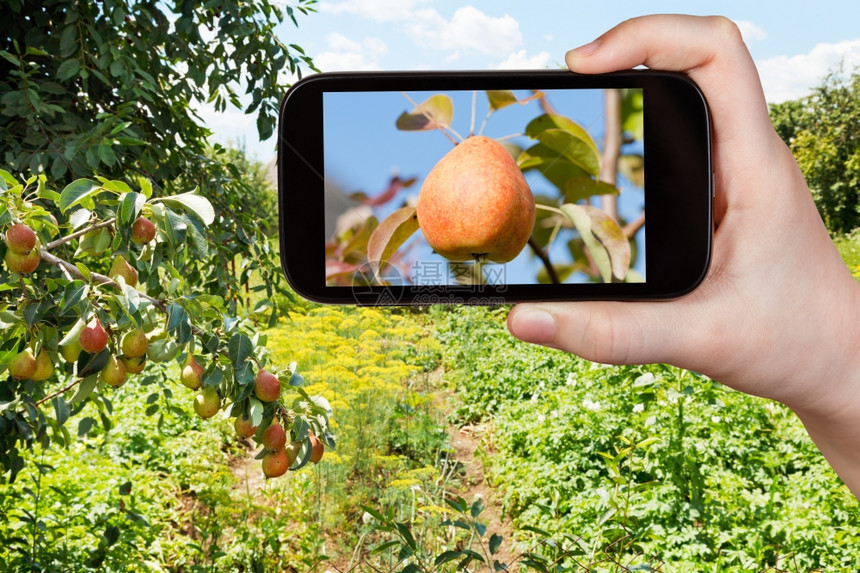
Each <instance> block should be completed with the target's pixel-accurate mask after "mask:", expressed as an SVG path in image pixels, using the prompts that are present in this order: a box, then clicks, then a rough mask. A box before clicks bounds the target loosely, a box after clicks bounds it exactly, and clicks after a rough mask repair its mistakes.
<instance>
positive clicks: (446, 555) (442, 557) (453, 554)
mask: <svg viewBox="0 0 860 573" xmlns="http://www.w3.org/2000/svg"><path fill="white" fill-rule="evenodd" d="M462 556H463V553H462V552H460V551H453V550H448V551H443V552H442V553H440V554H439V555H438V556H437V557H436V559H435V560H434V561H433V564H434V565H436V566H437V567H438V566H439V565H444V564H445V563H448V562H449V561H453V560H455V559H459V558H460V557H462Z"/></svg>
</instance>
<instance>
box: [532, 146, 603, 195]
mask: <svg viewBox="0 0 860 573" xmlns="http://www.w3.org/2000/svg"><path fill="white" fill-rule="evenodd" d="M517 166H519V168H520V169H521V170H523V171H528V170H530V169H535V170H537V171H538V172H540V173H541V174H542V175H543V176H544V177H546V178H547V179H548V180H549V182H550V183H552V184H553V185H555V186H556V187H558V189H559V190H560V191H561V192H562V193H564V189H565V185H566V184H567V182H568V181H569V180H570V179H571V178H573V177H589V174H588V173H587V172H586V171H585V169H583V168H582V167H580V166H578V165H574V164H573V163H571V162H570V161H568V160H567V159H565V158H564V157H559V154H558V152H556V151H554V150H552V149H550V148H549V147H547V146H546V145H544V144H542V143H537V144H535V145H533V146H532V147H529V148H528V149H526V150H524V151H523V152H521V153H520V154H519V156H517Z"/></svg>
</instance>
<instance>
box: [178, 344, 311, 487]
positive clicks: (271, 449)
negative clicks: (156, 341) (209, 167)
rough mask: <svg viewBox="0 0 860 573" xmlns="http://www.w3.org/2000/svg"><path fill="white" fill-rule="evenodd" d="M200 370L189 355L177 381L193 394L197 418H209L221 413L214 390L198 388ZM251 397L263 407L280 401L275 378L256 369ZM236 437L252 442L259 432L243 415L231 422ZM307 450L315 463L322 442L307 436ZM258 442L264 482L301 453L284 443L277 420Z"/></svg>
mask: <svg viewBox="0 0 860 573" xmlns="http://www.w3.org/2000/svg"><path fill="white" fill-rule="evenodd" d="M203 372H204V368H203V367H202V366H201V365H200V363H199V362H197V359H196V358H195V357H194V354H192V353H189V354H188V357H187V358H186V359H185V362H184V363H183V365H182V371H181V373H180V376H179V381H180V382H182V384H183V385H184V386H185V387H187V388H190V389H191V390H197V394H196V395H195V397H194V411H195V412H196V413H197V415H198V416H200V417H201V418H211V417H212V416H214V415H215V414H217V413H218V412H219V411H220V410H221V406H222V403H221V397H220V396H219V394H218V390H217V389H216V388H214V387H212V386H206V387H202V385H203V381H202V376H203ZM254 395H255V396H256V397H257V399H258V400H260V401H261V402H264V403H270V402H277V401H278V399H279V398H280V397H281V381H280V380H278V377H277V376H275V375H274V374H272V373H271V372H269V371H268V370H266V369H265V368H260V369H259V370H258V371H257V374H256V376H255V377H254ZM233 427H234V428H235V430H236V434H238V435H239V436H241V437H243V438H252V437H254V436H256V435H257V434H258V430H259V428H258V427H257V426H254V425H253V423H252V422H251V420H250V419H249V418H248V417H246V416H245V415H239V416H236V418H235V419H234V421H233ZM308 440H309V447H310V458H309V460H310V461H311V462H313V463H318V462H319V461H320V460H321V459H322V456H323V453H324V449H325V448H324V446H323V443H322V441H321V440H320V439H319V438H317V437H316V436H315V435H314V434H313V433H311V434H310V435H309V436H308ZM260 441H261V443H262V444H263V447H264V448H265V450H266V454H265V455H264V456H263V460H262V466H263V474H265V476H266V477H267V478H274V477H278V476H282V475H284V474H285V473H286V472H287V470H288V469H289V468H290V466H292V465H293V463H295V461H296V458H297V457H298V455H299V452H300V450H301V449H302V445H303V442H300V441H294V440H291V441H290V442H289V443H288V442H287V432H286V430H284V427H283V426H282V425H281V423H280V422H279V421H277V420H272V422H271V423H270V424H269V425H268V426H267V427H266V428H265V429H264V430H263V431H262V433H261V434H260Z"/></svg>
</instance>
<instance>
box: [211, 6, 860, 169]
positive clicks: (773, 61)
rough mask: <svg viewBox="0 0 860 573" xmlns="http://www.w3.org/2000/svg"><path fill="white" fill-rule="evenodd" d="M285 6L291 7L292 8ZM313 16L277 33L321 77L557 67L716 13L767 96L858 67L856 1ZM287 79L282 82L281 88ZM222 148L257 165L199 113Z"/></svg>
mask: <svg viewBox="0 0 860 573" xmlns="http://www.w3.org/2000/svg"><path fill="white" fill-rule="evenodd" d="M288 2H289V0H288ZM316 6H317V13H315V14H310V15H309V16H302V15H300V14H299V15H298V21H299V26H298V28H296V27H295V26H293V24H292V23H291V22H287V23H285V24H283V25H282V26H281V28H280V32H281V37H282V39H283V41H284V42H285V43H295V44H298V45H300V46H302V47H303V48H304V49H305V50H306V52H307V53H308V54H309V55H311V56H312V57H313V58H314V60H315V62H316V64H317V66H318V67H319V68H320V69H321V70H323V71H335V70H395V69H406V70H415V69H496V68H530V69H535V68H554V67H560V66H561V65H562V63H563V61H564V53H565V52H566V51H567V50H568V49H570V48H573V47H576V46H578V45H580V44H584V43H586V42H588V41H590V40H592V39H594V38H595V37H596V36H598V35H600V34H601V33H602V32H603V31H605V30H606V29H608V28H610V27H612V26H613V25H614V24H616V23H618V22H620V21H622V20H624V19H627V18H630V17H633V16H638V15H642V14H649V13H688V14H722V15H724V16H727V17H729V18H731V19H732V20H734V21H735V22H737V23H738V24H739V26H740V27H741V30H742V31H743V33H744V38H745V40H746V42H747V45H748V46H749V49H750V52H751V53H752V56H753V58H754V59H755V61H756V65H757V66H758V69H759V73H760V75H761V78H762V83H763V85H764V88H765V94H766V95H767V97H768V100H769V101H772V102H779V101H784V100H786V99H793V98H797V97H800V96H803V95H805V94H806V93H808V91H809V90H810V88H811V87H814V86H815V85H817V84H818V83H820V80H821V78H822V77H823V76H824V75H825V74H826V73H827V72H828V71H830V70H832V69H833V68H834V66H836V65H837V64H838V63H839V62H840V61H844V62H845V64H846V65H847V66H848V67H849V68H850V67H851V66H856V65H860V26H858V24H857V23H858V22H860V2H858V1H857V0H841V1H834V0H817V1H815V2H809V1H807V0H781V1H778V2H777V1H761V0H741V1H738V0H731V1H719V2H717V1H713V0H711V1H696V0H684V1H679V0H661V1H657V0H644V1H636V2H633V1H623V0H601V1H597V2H596V1H594V0H588V1H581V0H535V1H533V2H524V1H522V0H518V1H514V0H492V1H488V0H473V1H472V2H465V3H464V2H455V1H452V0H321V1H320V2H319V3H318V4H317V5H316ZM289 81H291V78H285V82H289ZM201 113H202V115H203V118H204V120H205V121H206V123H207V125H209V127H210V128H211V129H212V130H213V131H214V133H215V139H216V140H217V141H220V142H231V141H232V142H234V143H239V144H240V145H242V146H244V147H245V148H246V150H247V151H248V152H249V153H250V154H251V155H252V156H253V157H256V158H257V159H258V160H260V161H264V162H266V161H268V160H269V159H270V158H272V157H273V156H274V138H272V139H270V140H268V141H265V142H260V141H258V138H257V136H256V128H255V124H254V119H253V117H251V116H245V115H243V114H242V113H241V111H239V110H230V111H228V112H226V113H222V114H218V113H215V112H214V111H213V110H211V109H209V108H205V107H204V108H203V109H202V110H201Z"/></svg>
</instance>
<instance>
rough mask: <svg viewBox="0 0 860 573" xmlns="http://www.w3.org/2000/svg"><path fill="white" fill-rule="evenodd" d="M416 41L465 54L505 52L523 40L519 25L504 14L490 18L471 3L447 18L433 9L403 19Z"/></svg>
mask: <svg viewBox="0 0 860 573" xmlns="http://www.w3.org/2000/svg"><path fill="white" fill-rule="evenodd" d="M406 30H407V32H408V33H409V35H410V36H411V37H412V38H413V39H414V40H415V43H416V44H418V45H419V46H422V47H424V48H432V49H437V50H442V51H458V50H462V51H463V52H466V53H477V54H499V53H502V54H504V53H508V52H509V51H510V50H512V49H514V48H517V47H519V46H521V45H522V43H523V36H522V33H521V32H520V24H519V22H517V21H516V20H515V19H514V18H513V17H511V16H509V15H507V14H505V15H504V16H500V17H493V16H489V15H487V14H485V13H484V12H482V11H480V10H478V9H477V8H475V7H474V6H463V7H462V8H458V9H457V11H456V12H454V15H453V16H452V17H451V19H450V20H446V19H445V18H443V17H442V16H441V15H440V14H439V13H438V12H437V11H436V10H434V9H432V8H427V9H422V10H418V11H417V12H415V13H414V15H413V17H412V18H411V19H410V20H409V21H408V22H406Z"/></svg>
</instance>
